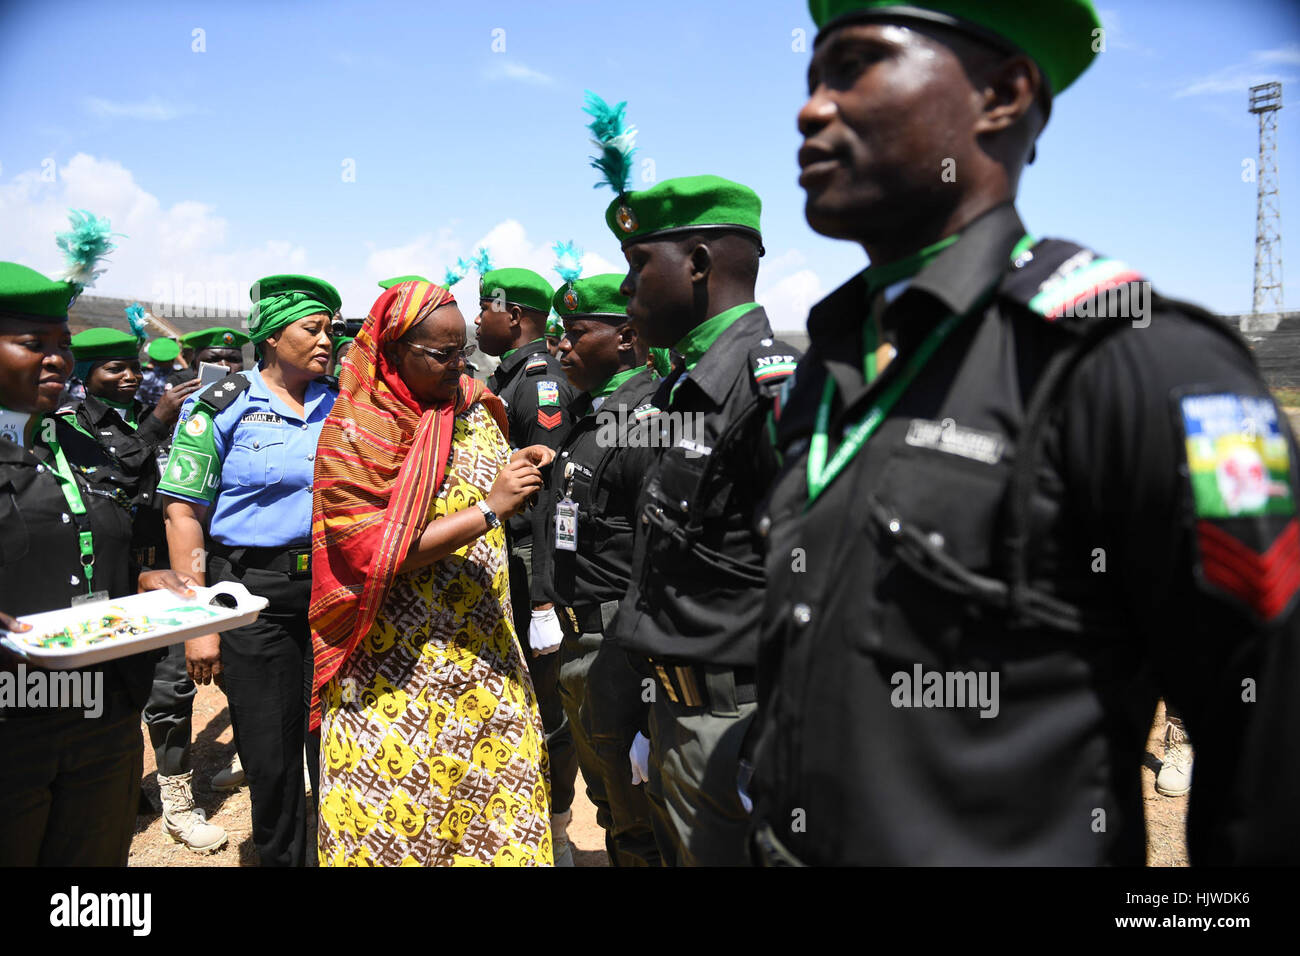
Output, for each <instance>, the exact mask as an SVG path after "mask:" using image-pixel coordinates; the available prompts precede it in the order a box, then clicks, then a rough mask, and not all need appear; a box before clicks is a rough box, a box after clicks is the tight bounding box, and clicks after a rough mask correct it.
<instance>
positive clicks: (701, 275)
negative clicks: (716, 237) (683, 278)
mask: <svg viewBox="0 0 1300 956" xmlns="http://www.w3.org/2000/svg"><path fill="white" fill-rule="evenodd" d="M686 259H687V261H688V262H689V263H690V270H691V282H692V284H694V283H697V282H705V281H707V280H708V278H709V273H710V272H712V271H713V254H712V253H711V252H709V247H708V246H707V245H706V244H705V243H703V242H695V243H693V244H692V245H691V247H690V251H689V252H688V253H687V254H686Z"/></svg>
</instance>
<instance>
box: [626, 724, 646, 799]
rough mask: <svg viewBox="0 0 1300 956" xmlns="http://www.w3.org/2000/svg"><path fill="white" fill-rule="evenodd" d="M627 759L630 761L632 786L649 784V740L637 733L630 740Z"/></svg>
mask: <svg viewBox="0 0 1300 956" xmlns="http://www.w3.org/2000/svg"><path fill="white" fill-rule="evenodd" d="M627 759H628V760H630V761H632V786H634V787H635V786H639V785H640V784H643V783H649V782H650V740H649V739H648V738H647V737H646V735H645V734H643V733H641V732H640V731H639V730H638V731H637V734H636V737H635V738H633V740H632V747H631V749H629V750H628V752H627Z"/></svg>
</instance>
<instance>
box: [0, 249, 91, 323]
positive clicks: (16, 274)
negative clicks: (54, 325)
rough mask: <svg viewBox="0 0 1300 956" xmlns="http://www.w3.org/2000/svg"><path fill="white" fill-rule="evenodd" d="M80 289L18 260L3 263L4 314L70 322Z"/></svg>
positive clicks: (0, 305) (0, 297)
mask: <svg viewBox="0 0 1300 956" xmlns="http://www.w3.org/2000/svg"><path fill="white" fill-rule="evenodd" d="M76 291H77V290H76V289H75V288H74V287H73V286H71V285H69V284H68V283H66V282H56V281H54V280H53V279H47V278H45V276H43V275H41V274H40V273H39V272H37V271H36V270H35V269H29V268H27V267H26V266H20V265H19V264H18V263H16V262H0V315H8V316H12V317H14V318H18V319H28V320H30V321H32V322H66V321H67V320H68V306H69V304H71V302H72V300H73V298H74V297H75V293H76Z"/></svg>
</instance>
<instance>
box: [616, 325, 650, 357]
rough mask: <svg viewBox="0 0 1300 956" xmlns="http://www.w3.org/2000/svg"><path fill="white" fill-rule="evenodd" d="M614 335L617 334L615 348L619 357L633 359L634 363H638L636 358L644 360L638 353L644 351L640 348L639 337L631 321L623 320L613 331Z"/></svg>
mask: <svg viewBox="0 0 1300 956" xmlns="http://www.w3.org/2000/svg"><path fill="white" fill-rule="evenodd" d="M615 335H617V336H618V346H617V348H618V354H619V357H620V358H629V359H631V360H633V362H634V364H640V363H639V362H637V361H636V360H637V359H638V358H639V359H640V360H641V361H644V360H645V357H644V356H642V355H640V353H641V352H642V351H644V350H643V349H642V348H641V339H640V338H639V337H638V336H637V334H636V329H635V328H633V326H632V323H631V322H624V323H623V324H622V325H620V326H619V327H618V329H617V330H616V331H615Z"/></svg>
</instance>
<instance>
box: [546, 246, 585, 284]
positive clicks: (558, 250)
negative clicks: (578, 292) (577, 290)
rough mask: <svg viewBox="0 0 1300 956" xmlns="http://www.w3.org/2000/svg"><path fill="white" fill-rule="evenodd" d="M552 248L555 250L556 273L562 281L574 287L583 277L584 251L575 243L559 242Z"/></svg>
mask: <svg viewBox="0 0 1300 956" xmlns="http://www.w3.org/2000/svg"><path fill="white" fill-rule="evenodd" d="M551 248H552V249H554V250H555V271H556V272H558V273H559V274H560V278H561V279H563V280H564V281H565V282H567V283H569V285H573V283H574V282H576V281H577V280H578V276H580V275H582V250H581V249H579V248H578V244H577V243H576V242H573V241H569V242H557V243H555V244H554V245H553V246H551Z"/></svg>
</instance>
